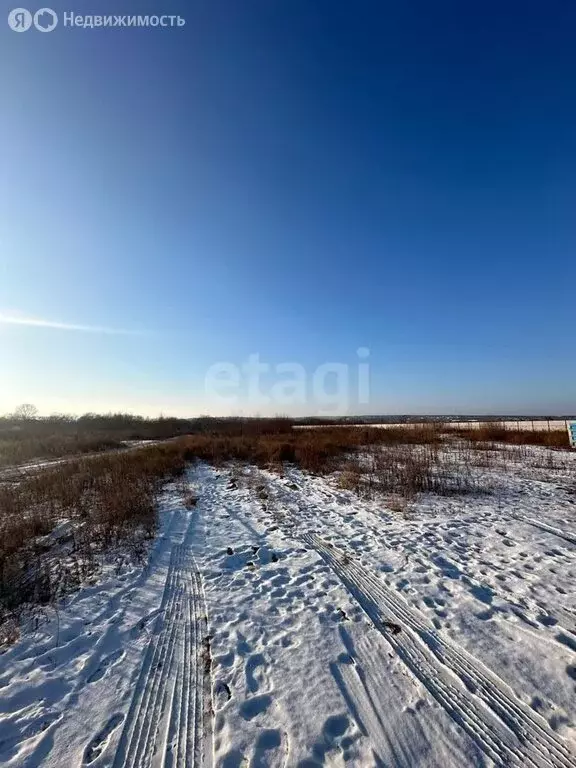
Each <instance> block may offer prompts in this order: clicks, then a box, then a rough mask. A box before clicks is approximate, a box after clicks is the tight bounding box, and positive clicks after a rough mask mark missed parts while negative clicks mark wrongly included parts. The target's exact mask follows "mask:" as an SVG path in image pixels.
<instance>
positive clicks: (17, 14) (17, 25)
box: [8, 8, 32, 32]
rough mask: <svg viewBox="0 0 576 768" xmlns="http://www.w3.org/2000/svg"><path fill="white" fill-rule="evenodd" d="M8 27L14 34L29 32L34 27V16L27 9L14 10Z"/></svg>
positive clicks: (9, 16)
mask: <svg viewBox="0 0 576 768" xmlns="http://www.w3.org/2000/svg"><path fill="white" fill-rule="evenodd" d="M8 26H9V27H10V29H12V30H14V32H27V31H28V30H29V29H30V27H31V26H32V14H31V13H30V11H27V10H26V8H14V10H13V11H10V13H9V14H8Z"/></svg>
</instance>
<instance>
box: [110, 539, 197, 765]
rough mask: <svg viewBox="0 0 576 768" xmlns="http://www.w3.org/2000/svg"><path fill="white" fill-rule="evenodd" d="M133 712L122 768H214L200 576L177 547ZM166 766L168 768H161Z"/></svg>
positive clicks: (123, 741)
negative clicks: (157, 766)
mask: <svg viewBox="0 0 576 768" xmlns="http://www.w3.org/2000/svg"><path fill="white" fill-rule="evenodd" d="M155 629H156V631H155V636H153V638H152V640H151V642H150V645H149V646H148V650H147V652H146V656H145V659H144V662H143V664H142V669H141V672H140V676H139V679H138V682H137V684H136V689H135V692H134V695H133V698H132V703H131V705H130V710H129V712H128V717H127V719H126V723H125V726H124V730H123V732H122V736H121V738H120V743H119V745H118V749H117V752H116V757H115V760H114V764H113V765H114V768H148V767H149V766H150V765H151V763H152V760H153V759H154V764H155V765H162V766H163V768H200V767H201V766H202V768H210V767H211V765H212V738H211V737H212V733H211V722H210V721H211V718H212V706H211V683H210V677H209V672H210V670H209V655H207V653H206V643H207V642H208V640H207V620H206V615H205V606H204V599H203V591H202V582H201V579H200V574H199V572H198V570H197V568H196V565H195V561H194V557H193V555H192V552H191V550H190V548H189V547H186V546H183V545H180V544H179V545H175V546H174V547H173V549H172V556H171V560H170V566H169V570H168V575H167V578H166V586H165V589H164V595H163V599H162V607H161V613H160V616H159V617H158V620H157V623H156V628H155ZM159 760H160V762H158V761H159Z"/></svg>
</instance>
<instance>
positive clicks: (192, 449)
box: [0, 420, 564, 634]
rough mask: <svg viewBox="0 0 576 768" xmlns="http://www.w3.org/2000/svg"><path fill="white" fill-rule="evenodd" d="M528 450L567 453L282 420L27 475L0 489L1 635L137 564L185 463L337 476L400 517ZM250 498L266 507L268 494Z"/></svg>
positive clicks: (472, 437) (186, 497)
mask: <svg viewBox="0 0 576 768" xmlns="http://www.w3.org/2000/svg"><path fill="white" fill-rule="evenodd" d="M214 426H215V422H211V427H214ZM563 437H564V436H563ZM523 440H526V441H527V442H522V441H523ZM495 441H498V442H497V443H496V442H495ZM533 443H536V444H540V445H542V444H543V445H553V446H554V447H563V445H562V441H561V440H560V437H559V436H558V434H557V433H554V432H544V433H539V432H530V433H519V432H514V431H510V430H505V429H502V428H501V426H500V425H490V426H489V427H488V428H487V429H486V430H484V429H479V430H470V431H461V432H460V433H459V435H454V433H451V435H448V434H447V432H445V431H444V430H443V426H442V425H441V424H431V425H429V426H426V427H424V428H422V427H412V426H406V427H395V428H389V429H374V428H370V427H366V428H359V427H334V428H330V427H327V428H323V429H310V430H306V429H302V430H292V429H291V427H290V428H289V429H287V428H286V422H285V421H284V420H278V421H258V420H250V421H249V423H247V422H246V421H230V422H226V424H225V428H223V429H212V428H211V429H204V430H203V431H201V432H197V433H195V434H191V435H187V436H185V437H180V438H178V439H176V440H173V441H170V442H168V443H163V444H158V445H155V446H150V447H146V448H140V449H137V450H132V451H127V452H114V453H110V454H107V455H102V456H93V457H91V458H90V459H74V460H71V461H67V462H66V463H62V464H58V465H57V466H52V467H49V468H45V469H44V470H42V471H40V472H37V473H35V474H28V475H23V476H21V477H20V478H19V479H16V480H14V481H12V482H4V483H3V484H2V483H0V625H4V626H6V627H7V626H8V622H11V624H10V626H17V624H18V619H19V617H20V615H21V612H22V610H24V609H26V608H28V607H30V606H39V605H45V604H49V603H54V602H55V601H57V600H58V599H59V598H60V597H61V596H62V595H64V594H66V593H67V592H69V591H70V590H71V589H74V588H76V587H77V586H78V585H80V584H81V583H82V582H83V581H84V580H85V579H86V578H87V576H89V575H90V574H93V573H94V571H96V570H97V569H98V567H99V564H100V563H101V560H102V557H103V556H104V555H105V554H106V553H107V554H108V555H109V554H110V553H111V552H114V551H115V549H116V548H117V547H118V546H122V547H123V548H124V549H125V548H128V549H129V550H130V551H131V553H132V555H133V557H135V558H137V559H138V558H140V559H141V558H143V557H144V555H145V553H146V551H147V542H148V541H149V540H150V539H152V538H153V536H154V535H155V532H156V527H157V500H158V494H159V492H160V490H161V488H162V486H163V484H164V483H165V482H166V481H167V480H168V479H170V478H176V477H182V476H183V474H184V471H185V469H186V466H187V465H188V464H189V462H191V461H194V460H203V461H206V462H209V463H211V464H214V465H216V466H219V465H223V464H225V463H228V462H231V461H234V462H238V463H239V465H241V464H252V465H256V466H259V467H263V468H267V469H272V470H276V471H282V467H283V465H284V464H285V463H291V464H294V465H297V466H298V467H300V468H301V469H302V470H304V471H308V472H312V473H316V474H327V473H331V472H334V471H338V472H339V473H340V475H339V477H340V484H341V486H342V487H343V488H347V489H350V490H353V491H354V492H356V493H358V494H361V495H379V496H383V497H384V498H385V499H386V498H387V499H393V500H396V501H395V502H394V503H395V504H396V506H397V507H398V508H399V509H400V510H405V509H406V503H405V501H404V500H410V499H412V498H414V496H415V495H416V494H418V493H421V492H434V493H438V494H460V493H471V492H478V491H482V490H485V489H483V488H481V487H480V485H479V480H478V477H479V475H481V473H478V472H477V471H476V472H474V468H476V469H477V468H478V467H486V468H490V467H492V466H496V465H497V464H498V463H499V462H501V461H502V460H503V459H502V457H504V458H506V456H507V452H510V451H512V452H514V454H515V453H517V452H526V451H528V449H527V448H526V447H525V446H526V445H530V444H533ZM498 447H499V450H497V448H498ZM549 453H550V454H551V455H553V456H556V457H559V456H561V453H558V452H557V451H550V452H549ZM543 459H544V457H542V458H540V461H542V460H543ZM553 463H554V462H553ZM550 466H551V465H550ZM235 473H236V474H233V476H232V477H231V481H230V482H231V486H232V487H234V486H237V484H238V482H239V477H240V475H239V474H238V469H237V468H236V470H235ZM180 487H181V493H182V500H183V503H184V505H185V506H187V507H188V508H193V507H194V506H195V505H196V503H197V501H198V497H197V494H196V492H195V489H193V488H191V487H190V485H189V484H187V483H184V482H181V483H180ZM254 493H255V495H256V496H257V497H258V498H260V500H261V501H262V503H263V504H265V503H267V489H266V488H265V487H262V488H254ZM12 634H13V633H12Z"/></svg>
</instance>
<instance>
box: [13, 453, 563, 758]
mask: <svg viewBox="0 0 576 768" xmlns="http://www.w3.org/2000/svg"><path fill="white" fill-rule="evenodd" d="M547 455H548V454H547V453H546V452H545V451H544V450H543V449H534V450H533V451H531V452H530V456H531V457H532V459H536V461H534V460H532V461H529V462H528V461H520V460H518V461H516V462H511V463H509V464H508V466H507V467H506V468H505V469H504V468H500V469H498V468H491V469H481V468H476V469H474V471H475V472H477V473H479V474H481V475H482V480H483V482H484V484H485V486H486V487H487V488H489V489H490V491H491V492H490V493H489V494H478V495H474V496H472V495H467V496H452V497H447V498H446V497H436V496H433V495H422V496H421V497H420V498H418V499H417V500H415V501H413V502H411V503H410V504H409V505H408V506H407V507H406V508H404V509H403V510H402V511H392V509H389V508H388V507H387V505H386V501H385V500H379V501H377V500H370V501H366V500H360V499H358V498H357V497H356V496H355V495H353V494H352V493H351V492H348V491H344V490H341V489H340V488H339V487H338V484H337V482H336V479H335V478H318V477H312V476H309V475H305V474H303V473H302V472H300V471H299V470H296V469H291V470H288V471H286V473H285V474H284V475H283V476H279V475H277V474H273V473H271V472H266V471H262V470H258V469H256V468H242V467H236V468H232V469H231V468H229V467H228V468H225V469H214V468H211V467H207V466H205V465H198V466H197V467H195V468H193V469H191V470H190V473H189V478H188V480H189V483H190V486H191V489H193V491H194V493H195V494H196V495H197V496H198V503H197V505H196V506H195V507H194V508H193V509H187V508H186V507H185V505H184V504H183V502H182V489H177V488H173V489H169V490H168V491H167V492H166V495H165V498H164V501H163V504H162V511H161V518H162V520H161V533H160V535H159V537H158V539H157V541H156V542H155V545H154V547H153V549H152V551H151V555H150V561H149V565H148V566H147V567H146V568H145V569H144V570H142V569H137V568H135V567H133V566H128V565H124V566H116V567H112V566H110V567H109V568H108V570H105V571H104V573H103V574H101V575H100V578H99V580H98V582H97V583H94V584H89V585H86V586H85V587H84V588H83V589H82V590H81V591H79V592H77V593H76V594H75V595H74V596H73V597H72V598H70V599H69V601H68V602H67V603H66V604H65V605H64V606H62V607H61V609H60V611H59V612H58V615H55V614H52V615H51V618H50V620H49V621H48V622H45V623H43V624H40V626H38V627H37V628H36V629H35V630H34V631H32V629H31V628H29V629H28V631H27V632H25V633H24V634H23V636H22V638H21V639H20V640H19V641H18V642H17V643H16V644H14V645H13V646H12V647H10V648H9V649H8V650H7V651H6V652H5V653H4V654H3V655H1V656H0V764H2V765H6V766H28V767H32V766H50V767H51V768H67V767H68V766H85V765H90V766H94V768H101V767H102V766H114V767H115V768H120V766H130V767H131V768H144V767H145V766H173V767H174V768H176V766H179V767H183V766H186V767H187V768H191V767H192V766H196V767H197V768H199V766H211V765H216V766H221V767H222V768H240V766H255V767H256V766H288V767H292V766H298V767H299V768H307V767H309V766H310V767H311V766H319V765H326V766H345V765H350V766H386V767H392V766H403V767H405V768H414V767H415V766H418V767H419V766H441V767H442V768H451V767H454V768H462V767H464V766H490V765H500V766H503V765H515V766H562V767H563V768H567V767H568V766H576V695H575V692H576V599H575V597H576V477H575V472H574V470H575V469H576V463H575V462H576V454H568V453H563V454H559V453H556V454H555V457H559V458H556V459H555V468H551V467H549V466H548V464H547V460H546V458H545V457H546V456H547ZM392 506H394V505H392Z"/></svg>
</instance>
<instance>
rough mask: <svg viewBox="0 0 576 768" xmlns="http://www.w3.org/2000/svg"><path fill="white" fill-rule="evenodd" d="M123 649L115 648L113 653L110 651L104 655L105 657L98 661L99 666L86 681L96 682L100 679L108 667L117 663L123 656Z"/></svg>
mask: <svg viewBox="0 0 576 768" xmlns="http://www.w3.org/2000/svg"><path fill="white" fill-rule="evenodd" d="M124 655H125V654H124V651H123V650H117V651H114V653H111V654H110V655H109V656H106V658H104V659H102V662H101V663H100V666H99V667H98V669H96V670H95V671H94V672H92V674H91V675H90V676H89V677H88V679H87V681H86V682H87V683H88V684H91V683H96V682H97V681H98V680H101V679H102V678H103V677H104V675H105V674H106V672H107V671H108V670H109V669H110V667H113V666H114V665H115V664H117V663H118V662H119V661H121V659H123V658H124Z"/></svg>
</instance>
